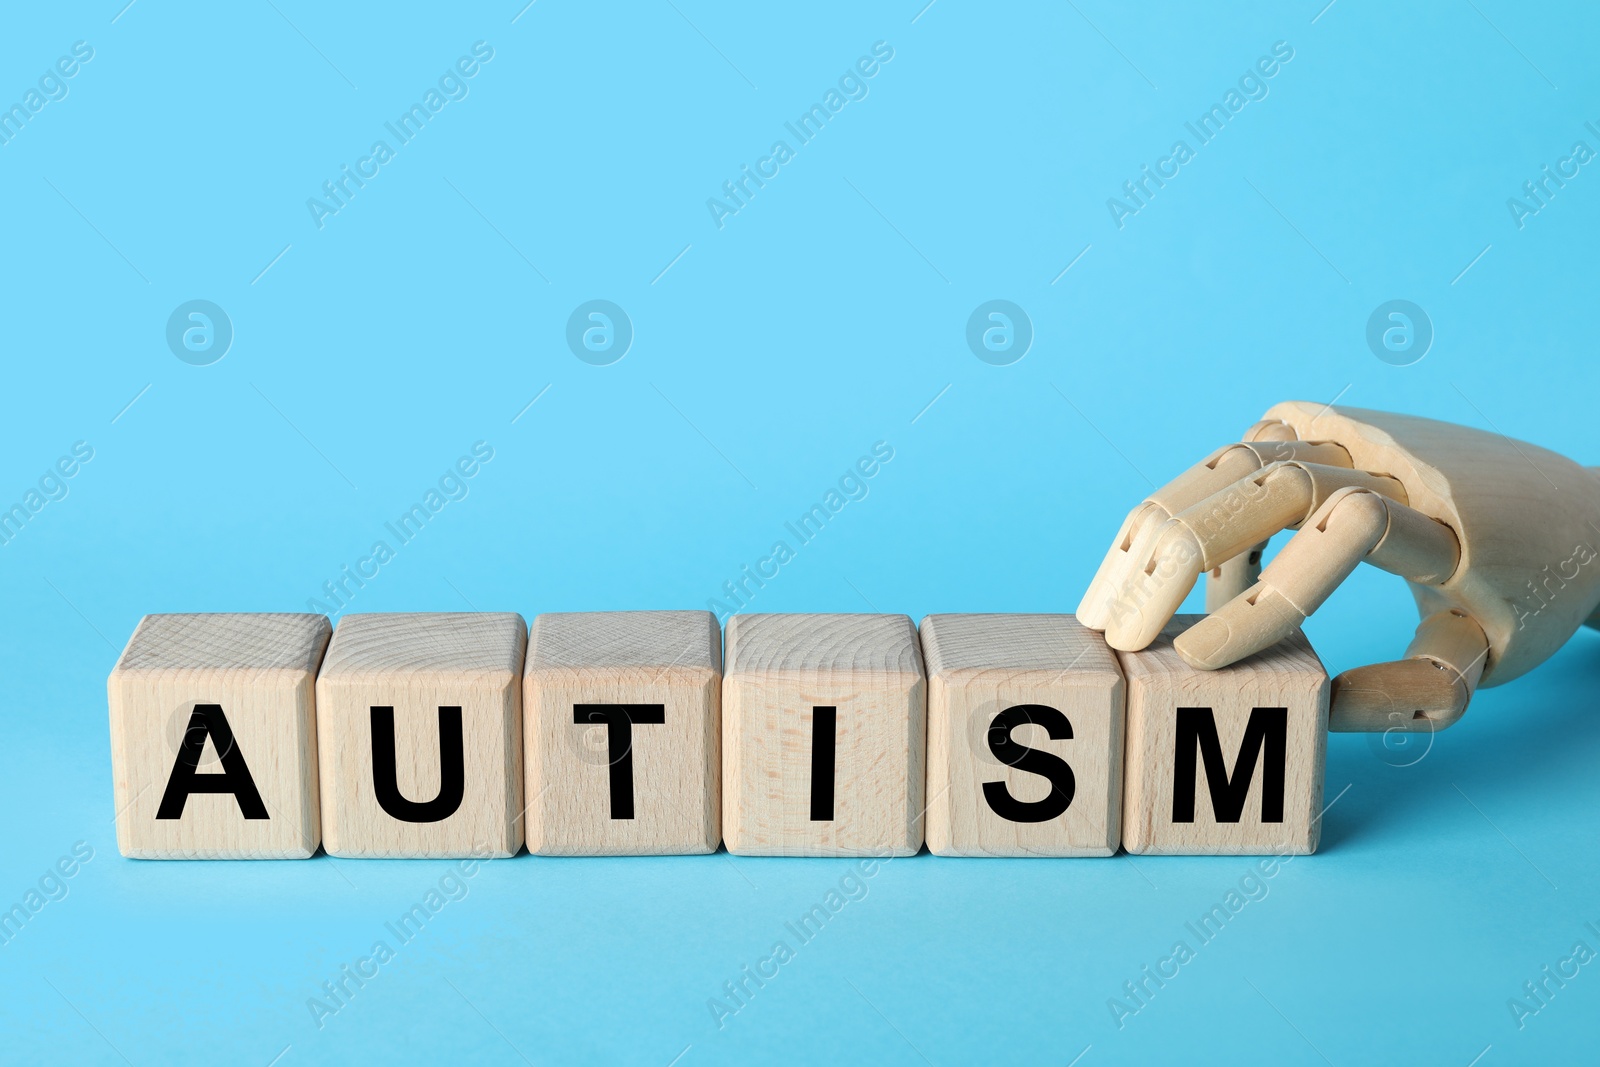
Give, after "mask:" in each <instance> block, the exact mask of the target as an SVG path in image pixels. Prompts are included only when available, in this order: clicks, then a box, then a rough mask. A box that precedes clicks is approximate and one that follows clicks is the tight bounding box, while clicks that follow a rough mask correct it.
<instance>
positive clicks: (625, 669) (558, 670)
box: [523, 611, 722, 856]
mask: <svg viewBox="0 0 1600 1067" xmlns="http://www.w3.org/2000/svg"><path fill="white" fill-rule="evenodd" d="M721 709H722V631H721V628H720V627H719V626H718V625H717V621H716V617H715V616H713V615H712V614H711V613H710V612H704V611H623V612H578V613H560V614H548V615H540V616H538V617H537V618H535V619H534V621H533V633H532V636H531V637H530V639H529V645H528V657H527V666H526V669H525V670H524V673H523V724H524V729H523V750H524V754H525V765H526V775H525V777H526V785H525V787H524V789H525V792H526V795H527V798H528V800H527V816H526V824H527V843H528V851H529V852H532V853H535V854H537V855H552V856H616V855H684V854H693V853H707V852H713V851H715V850H716V847H717V844H718V842H719V841H720V840H721V781H720V753H721V731H722V716H721Z"/></svg>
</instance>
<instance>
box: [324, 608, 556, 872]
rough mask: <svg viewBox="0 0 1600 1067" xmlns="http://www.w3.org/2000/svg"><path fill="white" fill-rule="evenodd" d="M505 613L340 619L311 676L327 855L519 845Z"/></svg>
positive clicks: (516, 700) (514, 639) (517, 630)
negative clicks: (316, 671) (314, 686)
mask: <svg viewBox="0 0 1600 1067" xmlns="http://www.w3.org/2000/svg"><path fill="white" fill-rule="evenodd" d="M526 647H527V630H526V627H525V624H524V623H523V620H522V616H520V615H517V614H515V613H512V612H482V613H477V612H474V613H466V612H449V613H438V614H434V613H396V614H381V615H347V616H345V617H344V618H343V619H341V620H340V621H339V626H338V628H337V629H336V630H335V631H334V634H333V641H332V643H331V644H330V645H329V646H328V656H327V660H326V662H325V663H324V664H323V667H322V672H321V674H319V675H318V677H317V690H316V691H317V720H318V727H317V733H318V755H319V764H320V780H321V792H322V838H323V845H324V847H325V848H327V850H328V853H329V854H330V855H334V856H362V857H439V858H443V857H465V856H477V857H480V858H484V857H489V856H509V855H511V854H513V853H515V852H516V851H517V849H519V848H520V847H521V846H522V839H523V823H522V803H523V801H522V665H523V653H524V651H525V650H526Z"/></svg>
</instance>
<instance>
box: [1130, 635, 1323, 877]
mask: <svg viewBox="0 0 1600 1067" xmlns="http://www.w3.org/2000/svg"><path fill="white" fill-rule="evenodd" d="M1200 618H1201V616H1198V615H1180V616H1177V617H1175V618H1174V619H1173V620H1172V622H1171V623H1170V624H1168V626H1167V627H1166V628H1165V629H1164V630H1162V632H1161V635H1160V636H1159V637H1158V638H1157V639H1156V640H1155V642H1154V643H1153V644H1151V645H1150V647H1149V648H1147V649H1145V650H1143V651H1141V652H1134V653H1121V654H1119V658H1120V659H1121V661H1122V666H1123V670H1124V672H1125V673H1126V676H1127V683H1128V724H1127V729H1128V734H1127V758H1126V765H1125V766H1126V778H1127V785H1126V789H1125V793H1124V812H1123V846H1124V847H1125V848H1127V850H1128V851H1129V852H1131V853H1134V854H1141V853H1152V854H1167V855H1267V854H1296V855H1305V854H1309V853H1311V852H1314V851H1316V848H1317V843H1318V841H1319V839H1320V837H1321V830H1322V795H1323V789H1322V785H1323V773H1324V770H1325V766H1326V760H1327V727H1328V691H1329V682H1328V674H1327V671H1326V670H1325V669H1324V668H1323V666H1322V661H1321V660H1320V659H1319V658H1318V657H1317V654H1316V653H1315V652H1314V651H1313V650H1312V648H1311V645H1310V643H1309V642H1308V641H1307V640H1306V638H1305V635H1304V634H1303V633H1301V632H1299V631H1296V632H1295V633H1294V634H1293V635H1291V636H1290V637H1287V638H1285V639H1284V640H1283V641H1281V642H1279V643H1278V644H1277V645H1274V646H1273V647H1272V648H1269V649H1266V650H1264V651H1262V652H1260V653H1257V654H1256V655H1254V656H1251V657H1250V658H1248V659H1245V660H1242V661H1240V662H1239V663H1235V664H1233V665H1232V666H1230V667H1224V668H1222V669H1220V670H1215V671H1202V670H1196V669H1195V668H1193V667H1190V666H1189V665H1188V664H1186V663H1184V661H1183V659H1182V658H1181V657H1180V656H1179V655H1178V654H1177V651H1176V650H1175V649H1174V648H1173V646H1172V641H1173V638H1175V637H1176V636H1177V635H1179V634H1181V633H1182V632H1183V631H1184V630H1186V629H1188V628H1189V627H1190V626H1192V625H1193V624H1194V623H1195V622H1197V621H1199V619H1200Z"/></svg>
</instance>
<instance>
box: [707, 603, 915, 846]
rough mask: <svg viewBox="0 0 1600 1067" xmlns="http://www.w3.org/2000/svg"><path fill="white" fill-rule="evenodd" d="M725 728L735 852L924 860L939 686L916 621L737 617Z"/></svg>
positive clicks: (728, 817)
mask: <svg viewBox="0 0 1600 1067" xmlns="http://www.w3.org/2000/svg"><path fill="white" fill-rule="evenodd" d="M722 723H723V733H722V835H723V841H724V843H725V844H726V845H727V846H728V851H729V852H732V853H735V854H737V855H745V856H859V855H871V856H879V857H882V856H887V855H895V856H909V855H912V854H913V853H915V852H916V851H917V850H918V849H919V848H921V847H922V824H923V785H924V782H923V777H924V775H923V761H924V756H925V745H926V740H925V731H926V725H927V705H926V682H925V679H924V675H923V670H922V651H921V648H920V646H919V644H918V641H917V631H916V629H915V628H914V627H913V626H912V625H911V620H910V619H909V618H907V617H906V616H904V615H735V616H733V617H732V618H731V619H729V620H728V656H727V668H726V675H725V680H724V683H723V690H722Z"/></svg>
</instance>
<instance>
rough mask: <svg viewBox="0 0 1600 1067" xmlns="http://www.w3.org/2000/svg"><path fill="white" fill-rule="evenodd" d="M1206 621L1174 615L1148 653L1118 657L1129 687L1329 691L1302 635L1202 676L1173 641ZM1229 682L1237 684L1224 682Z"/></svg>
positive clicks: (1317, 659) (1292, 635)
mask: <svg viewBox="0 0 1600 1067" xmlns="http://www.w3.org/2000/svg"><path fill="white" fill-rule="evenodd" d="M1203 618H1205V616H1204V615H1174V616H1173V617H1172V621H1171V622H1169V623H1167V625H1166V627H1165V628H1163V629H1162V631H1161V634H1160V636H1159V637H1157V638H1156V639H1155V640H1154V641H1153V642H1151V644H1150V647H1149V648H1146V649H1144V650H1143V651H1140V652H1124V653H1121V654H1119V656H1118V658H1119V659H1120V660H1121V661H1122V669H1123V673H1124V674H1125V675H1126V677H1127V679H1128V682H1129V683H1130V684H1132V683H1133V682H1135V681H1138V682H1149V683H1151V684H1159V685H1164V686H1175V687H1177V688H1179V689H1180V690H1194V691H1197V692H1204V693H1207V694H1211V693H1215V692H1220V691H1225V690H1227V689H1228V688H1230V687H1231V686H1236V685H1241V684H1243V685H1249V686H1253V687H1264V688H1267V689H1273V690H1282V691H1284V692H1291V693H1314V692H1316V691H1317V690H1318V689H1319V688H1326V686H1327V675H1328V672H1327V670H1326V669H1324V667H1323V666H1322V660H1321V659H1320V658H1319V657H1318V656H1317V654H1316V652H1314V651H1312V648H1311V642H1310V641H1307V640H1306V635H1305V633H1304V631H1301V630H1296V631H1295V632H1294V633H1292V634H1290V635H1289V636H1288V637H1286V638H1284V639H1283V640H1282V641H1279V642H1278V643H1277V644H1275V645H1273V646H1272V647H1271V648H1268V649H1263V650H1262V651H1260V652H1257V653H1256V654H1255V655H1253V656H1251V657H1249V658H1248V659H1243V660H1240V661H1239V662H1238V663H1235V664H1233V665H1232V666H1230V667H1224V668H1222V669H1221V670H1215V671H1202V670H1197V669H1195V668H1194V667H1191V666H1189V665H1188V664H1187V663H1185V662H1184V661H1183V657H1182V656H1180V655H1178V650H1177V649H1176V648H1174V647H1173V644H1172V642H1173V640H1174V639H1175V638H1177V636H1178V635H1179V634H1181V633H1183V632H1184V631H1185V630H1187V629H1189V627H1191V626H1193V625H1194V624H1195V623H1197V622H1199V621H1200V620H1201V619H1203ZM1224 678H1235V679H1237V681H1233V682H1223V681H1220V679H1224Z"/></svg>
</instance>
